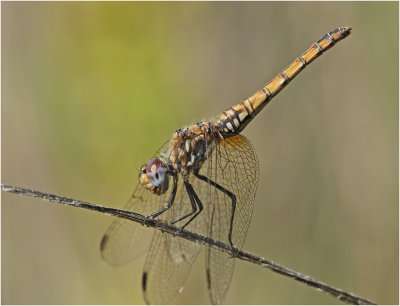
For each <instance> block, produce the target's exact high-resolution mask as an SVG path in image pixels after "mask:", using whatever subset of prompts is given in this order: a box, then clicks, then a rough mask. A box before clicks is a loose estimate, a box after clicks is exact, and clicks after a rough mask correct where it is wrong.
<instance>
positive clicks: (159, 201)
mask: <svg viewBox="0 0 400 306" xmlns="http://www.w3.org/2000/svg"><path fill="white" fill-rule="evenodd" d="M350 33H351V28H350V27H341V28H337V29H335V30H333V31H331V32H329V33H326V34H325V35H324V36H323V37H322V38H321V39H319V40H318V41H316V42H314V43H313V44H312V45H311V46H310V47H309V48H308V50H307V51H306V52H305V53H304V54H303V55H301V56H299V57H297V58H296V59H295V60H294V61H293V62H292V63H291V64H290V65H289V66H288V67H287V68H286V69H284V70H283V71H282V72H281V73H279V74H278V75H277V76H275V77H274V78H273V79H272V81H270V82H269V83H268V84H267V85H266V86H265V87H263V88H261V89H260V90H258V91H257V92H256V93H254V94H253V95H251V96H250V97H248V98H247V99H245V100H244V101H242V102H241V103H239V104H236V105H234V106H232V107H230V108H228V109H226V110H225V111H223V112H222V113H221V114H219V115H218V117H217V119H216V120H213V121H210V122H199V123H196V124H193V125H190V126H187V127H184V128H181V129H179V130H177V131H175V132H174V133H173V135H172V137H171V139H170V140H169V141H168V142H166V143H165V144H164V145H163V146H162V147H161V148H160V149H159V150H158V151H157V152H156V154H154V155H153V157H152V158H151V159H150V160H149V161H148V162H147V163H146V164H145V165H143V166H142V167H141V168H140V170H139V183H138V185H137V187H136V189H135V190H134V192H133V195H132V196H131V197H130V199H129V201H128V203H127V205H126V207H125V209H126V210H129V211H134V212H136V213H141V214H143V215H145V216H146V217H147V218H157V219H158V220H161V221H164V222H167V223H169V224H173V225H175V226H177V228H178V231H181V230H183V229H187V230H190V231H193V232H196V233H198V234H201V235H204V236H206V237H210V238H212V239H214V240H218V241H221V242H224V243H226V244H228V245H230V246H232V250H233V246H235V247H237V248H242V246H243V244H244V242H245V238H246V234H247V231H248V228H249V225H250V221H251V218H252V213H253V207H254V200H255V197H256V190H257V184H258V178H259V165H258V159H257V155H256V152H255V150H254V147H253V146H252V144H251V143H250V141H249V140H248V139H247V138H246V137H245V136H243V135H241V132H242V131H243V130H244V128H245V127H246V126H247V125H248V124H249V123H250V122H251V121H252V120H253V119H254V118H255V117H256V115H257V114H258V113H259V112H260V111H261V110H262V109H263V108H264V107H265V106H266V105H267V104H268V103H269V101H271V99H272V98H273V97H275V96H276V95H277V94H278V93H279V92H280V91H281V90H282V89H283V88H284V87H285V86H286V85H287V84H288V83H289V82H290V81H291V80H292V79H293V78H294V77H295V76H296V75H297V74H298V73H299V72H300V71H302V70H303V69H304V68H305V67H306V66H307V65H308V64H310V63H311V62H312V61H313V60H314V59H316V58H317V57H319V56H320V55H321V54H322V53H323V52H325V51H326V50H328V49H329V48H331V47H332V46H334V45H335V43H336V42H338V41H340V40H342V39H344V38H345V37H347V36H348V35H349V34H350ZM202 249H205V254H206V279H207V288H208V292H209V297H210V300H211V303H213V304H220V303H222V301H223V299H224V297H225V295H226V293H227V291H228V288H229V285H230V283H231V279H232V274H233V270H234V265H235V255H234V253H232V254H230V255H229V254H227V253H223V252H220V251H218V250H215V249H213V248H211V247H204V246H202V245H200V244H197V243H194V242H191V241H188V240H185V239H182V238H180V237H178V236H173V235H170V234H167V233H163V232H162V231H159V230H150V229H147V228H145V227H143V226H141V225H140V224H135V223H133V222H130V221H128V220H124V219H117V220H115V221H114V222H113V223H112V224H111V226H110V227H109V228H108V230H107V231H106V233H105V234H104V236H103V238H102V240H101V243H100V251H101V255H102V258H103V260H104V261H105V262H106V263H108V264H110V265H120V264H125V263H127V262H129V261H131V260H133V259H135V258H137V257H139V256H141V255H142V254H144V253H145V252H147V258H146V262H145V265H144V269H143V274H142V290H143V295H144V300H145V301H146V303H147V304H168V303H169V302H170V301H171V300H172V298H174V297H175V295H176V294H177V293H180V292H182V290H183V286H184V282H185V280H186V278H187V277H188V275H189V272H190V269H191V267H192V265H193V263H194V261H195V260H196V258H197V256H198V255H199V253H200V252H201V251H202Z"/></svg>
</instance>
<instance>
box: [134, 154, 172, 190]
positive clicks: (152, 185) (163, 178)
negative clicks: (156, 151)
mask: <svg viewBox="0 0 400 306" xmlns="http://www.w3.org/2000/svg"><path fill="white" fill-rule="evenodd" d="M139 182H140V184H142V185H143V187H144V188H146V189H148V190H150V191H151V192H152V193H154V194H157V195H161V194H163V193H165V192H166V191H167V190H168V184H169V174H168V173H167V170H166V166H165V165H164V163H163V162H162V161H161V159H159V158H157V157H155V158H152V159H150V160H149V161H148V162H147V164H146V165H143V167H142V169H141V170H140V173H139Z"/></svg>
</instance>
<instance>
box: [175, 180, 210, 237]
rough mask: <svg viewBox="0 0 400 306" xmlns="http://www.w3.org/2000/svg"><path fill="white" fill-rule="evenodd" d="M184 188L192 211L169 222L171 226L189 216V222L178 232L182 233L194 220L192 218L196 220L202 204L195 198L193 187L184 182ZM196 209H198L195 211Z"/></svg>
mask: <svg viewBox="0 0 400 306" xmlns="http://www.w3.org/2000/svg"><path fill="white" fill-rule="evenodd" d="M185 187H186V191H187V193H188V195H189V199H190V203H191V204H192V211H191V212H190V213H188V214H186V215H184V216H183V217H180V218H179V219H177V220H174V221H172V222H171V224H175V223H177V222H179V221H181V220H183V219H186V218H188V217H190V216H191V218H190V219H189V221H187V222H186V223H185V224H184V225H183V226H182V227H181V228H180V229H179V230H178V232H180V231H182V230H183V229H184V228H185V227H186V226H187V225H188V224H189V223H190V222H192V221H193V220H194V218H196V217H197V216H198V215H199V214H200V213H201V211H202V210H203V204H201V201H200V199H199V197H198V196H197V194H196V192H195V191H194V189H193V186H192V185H191V184H190V183H189V182H186V181H185ZM197 208H198V209H199V210H198V211H197Z"/></svg>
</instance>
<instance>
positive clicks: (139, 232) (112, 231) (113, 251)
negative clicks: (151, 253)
mask: <svg viewBox="0 0 400 306" xmlns="http://www.w3.org/2000/svg"><path fill="white" fill-rule="evenodd" d="M166 145H167V144H164V145H163V146H162V147H161V149H160V150H159V151H158V152H157V153H156V155H159V152H160V151H163V150H164V149H165V147H166ZM171 192H172V184H171V182H170V186H169V190H168V191H167V192H166V193H165V194H163V195H161V196H158V195H154V194H153V193H151V192H150V191H148V190H146V189H145V188H143V186H142V185H141V184H140V183H138V184H137V186H136V188H135V190H134V192H133V194H132V196H131V198H130V199H129V201H128V203H127V204H126V205H125V207H124V209H125V210H128V211H133V212H136V213H139V214H143V215H148V214H150V213H153V212H155V211H157V210H159V209H161V208H163V207H164V206H165V205H166V203H167V202H168V199H169V196H170V194H171ZM153 235H154V230H151V229H148V228H146V227H145V226H142V225H140V224H138V223H135V222H132V221H129V220H124V219H119V218H118V219H115V220H114V222H113V223H112V224H111V225H110V227H109V228H108V229H107V231H106V233H105V234H104V236H103V238H102V240H101V243H100V253H101V256H102V258H103V260H104V261H105V262H106V263H107V264H110V265H121V264H124V263H127V262H129V261H131V260H133V259H136V258H138V257H139V256H141V255H143V254H144V253H145V252H147V250H148V248H149V245H150V242H151V240H152V236H153Z"/></svg>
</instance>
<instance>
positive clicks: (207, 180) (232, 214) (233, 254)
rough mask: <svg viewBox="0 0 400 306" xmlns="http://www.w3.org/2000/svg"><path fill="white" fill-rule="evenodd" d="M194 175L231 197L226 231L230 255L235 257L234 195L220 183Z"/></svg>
mask: <svg viewBox="0 0 400 306" xmlns="http://www.w3.org/2000/svg"><path fill="white" fill-rule="evenodd" d="M194 175H195V176H197V177H198V178H199V179H201V180H202V181H204V182H206V183H208V184H210V185H211V186H214V187H215V188H217V189H218V190H220V191H222V192H223V193H225V194H226V195H227V196H228V197H230V198H231V200H232V209H231V220H230V225H229V232H228V242H229V244H230V246H231V249H232V257H235V253H234V246H233V242H232V229H233V220H234V218H235V210H236V196H235V195H234V194H233V193H232V192H230V191H229V190H227V189H225V188H224V187H222V186H221V185H219V184H218V183H216V182H214V181H212V180H211V179H209V178H208V177H206V176H204V175H201V174H200V173H194Z"/></svg>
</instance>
